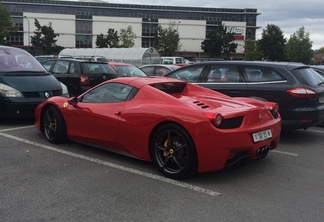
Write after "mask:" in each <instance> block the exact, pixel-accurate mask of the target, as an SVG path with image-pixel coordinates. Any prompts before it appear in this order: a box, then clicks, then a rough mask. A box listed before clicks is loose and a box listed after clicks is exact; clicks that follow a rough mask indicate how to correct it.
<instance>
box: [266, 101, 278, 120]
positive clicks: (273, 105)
mask: <svg viewBox="0 0 324 222" xmlns="http://www.w3.org/2000/svg"><path fill="white" fill-rule="evenodd" d="M265 104H266V106H267V108H268V109H269V111H270V113H271V115H272V116H273V117H274V118H275V119H276V118H278V116H279V105H278V104H277V103H274V102H265Z"/></svg>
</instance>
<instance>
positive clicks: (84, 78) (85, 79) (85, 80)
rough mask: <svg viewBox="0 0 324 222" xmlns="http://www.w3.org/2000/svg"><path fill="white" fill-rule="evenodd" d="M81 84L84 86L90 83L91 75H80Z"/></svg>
mask: <svg viewBox="0 0 324 222" xmlns="http://www.w3.org/2000/svg"><path fill="white" fill-rule="evenodd" d="M80 84H81V85H82V86H87V85H89V84H90V81H89V77H88V76H85V75H81V76H80Z"/></svg>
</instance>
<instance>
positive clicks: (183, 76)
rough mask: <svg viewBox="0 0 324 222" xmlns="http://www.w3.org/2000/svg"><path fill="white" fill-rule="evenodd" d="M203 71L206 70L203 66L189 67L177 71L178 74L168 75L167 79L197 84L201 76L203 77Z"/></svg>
mask: <svg viewBox="0 0 324 222" xmlns="http://www.w3.org/2000/svg"><path fill="white" fill-rule="evenodd" d="M203 69H204V66H203V65H200V66H188V67H185V68H184V69H181V70H177V71H176V72H173V73H172V74H171V75H167V77H171V78H175V79H180V80H184V81H187V82H192V83H196V82H198V80H199V76H200V75H201V73H202V71H203Z"/></svg>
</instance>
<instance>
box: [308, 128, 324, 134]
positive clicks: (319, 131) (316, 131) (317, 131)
mask: <svg viewBox="0 0 324 222" xmlns="http://www.w3.org/2000/svg"><path fill="white" fill-rule="evenodd" d="M307 131H311V132H315V133H324V131H322V130H313V129H308V130H307Z"/></svg>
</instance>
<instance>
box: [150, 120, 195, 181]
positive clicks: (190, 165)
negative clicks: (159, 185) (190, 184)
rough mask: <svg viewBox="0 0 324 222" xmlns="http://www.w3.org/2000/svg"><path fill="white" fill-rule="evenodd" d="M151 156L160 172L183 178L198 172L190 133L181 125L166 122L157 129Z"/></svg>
mask: <svg viewBox="0 0 324 222" xmlns="http://www.w3.org/2000/svg"><path fill="white" fill-rule="evenodd" d="M150 149H151V150H150V151H151V158H152V161H153V163H154V164H155V165H156V166H157V168H158V169H159V170H160V172H161V173H162V174H163V175H165V176H167V177H169V178H172V179H182V178H185V177H188V176H190V175H192V174H194V173H196V172H197V154H196V149H195V145H194V143H193V141H192V139H191V137H190V135H189V134H188V133H187V132H186V131H185V130H184V129H183V128H182V127H180V126H178V125H175V124H166V125H163V126H161V127H160V128H158V129H157V131H156V132H155V134H154V135H153V137H152V140H151V144H150Z"/></svg>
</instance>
